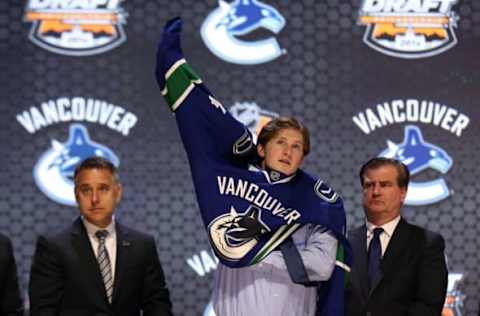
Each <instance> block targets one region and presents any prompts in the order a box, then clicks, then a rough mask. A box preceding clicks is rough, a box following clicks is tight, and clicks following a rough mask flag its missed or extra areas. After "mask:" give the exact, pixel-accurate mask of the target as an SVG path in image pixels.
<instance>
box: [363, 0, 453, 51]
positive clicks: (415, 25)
mask: <svg viewBox="0 0 480 316" xmlns="http://www.w3.org/2000/svg"><path fill="white" fill-rule="evenodd" d="M457 1H458V0H422V1H420V0H402V1H398V0H364V1H363V3H362V6H361V8H360V12H359V16H358V23H359V24H360V25H366V26H367V29H366V31H365V34H364V37H363V41H364V42H365V44H367V45H368V46H370V47H371V48H373V49H375V50H377V51H379V52H381V53H383V54H386V55H390V56H393V57H399V58H409V59H412V58H423V57H430V56H434V55H437V54H440V53H442V52H444V51H446V50H448V49H450V48H452V47H453V46H454V45H455V44H456V43H457V38H456V36H455V32H454V30H453V28H454V27H456V26H457V21H458V19H459V18H458V16H457V15H456V14H455V12H453V11H452V6H453V5H454V4H456V3H457Z"/></svg>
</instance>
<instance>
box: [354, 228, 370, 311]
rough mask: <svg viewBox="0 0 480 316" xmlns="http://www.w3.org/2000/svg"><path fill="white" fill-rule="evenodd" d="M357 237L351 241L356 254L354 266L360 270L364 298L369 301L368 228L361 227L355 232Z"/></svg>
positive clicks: (359, 276)
mask: <svg viewBox="0 0 480 316" xmlns="http://www.w3.org/2000/svg"><path fill="white" fill-rule="evenodd" d="M354 234H355V236H352V237H353V238H352V239H351V243H352V249H353V252H354V253H355V257H354V258H353V260H354V262H355V264H354V266H355V267H356V268H357V269H358V273H356V275H357V278H359V280H358V281H359V282H358V283H357V284H360V287H361V291H362V296H363V298H364V299H365V301H366V299H367V297H368V271H367V228H366V227H365V226H362V227H360V228H359V229H358V230H355V231H354Z"/></svg>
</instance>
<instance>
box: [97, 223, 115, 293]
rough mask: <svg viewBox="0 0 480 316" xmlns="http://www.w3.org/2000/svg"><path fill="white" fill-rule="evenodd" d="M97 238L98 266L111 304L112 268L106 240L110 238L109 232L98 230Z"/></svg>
mask: <svg viewBox="0 0 480 316" xmlns="http://www.w3.org/2000/svg"><path fill="white" fill-rule="evenodd" d="M95 236H96V237H97V238H98V252H97V261H98V266H99V268H100V273H101V274H102V278H103V284H104V285H105V292H106V293H107V298H108V302H109V303H111V302H112V293H113V277H112V267H111V266H110V258H109V257H108V252H107V248H106V247H105V239H106V238H107V236H108V231H106V230H98V231H97V232H96V233H95Z"/></svg>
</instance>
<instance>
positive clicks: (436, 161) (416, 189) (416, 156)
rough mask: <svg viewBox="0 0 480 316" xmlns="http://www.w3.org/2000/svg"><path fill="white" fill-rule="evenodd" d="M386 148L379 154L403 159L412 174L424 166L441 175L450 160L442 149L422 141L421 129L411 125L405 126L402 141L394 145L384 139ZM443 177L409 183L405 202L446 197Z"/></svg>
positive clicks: (410, 203)
mask: <svg viewBox="0 0 480 316" xmlns="http://www.w3.org/2000/svg"><path fill="white" fill-rule="evenodd" d="M387 144H388V148H387V149H385V150H384V151H382V152H381V153H380V154H379V157H387V158H394V159H397V160H400V161H401V162H403V163H404V164H405V165H406V166H407V167H408V170H409V171H410V174H411V175H412V176H413V175H415V174H418V173H419V172H421V171H423V170H426V169H429V168H430V169H433V170H436V171H438V172H440V173H442V174H445V173H447V172H448V171H449V170H450V168H451V166H452V164H453V160H452V158H450V156H449V155H448V154H447V152H446V151H445V150H443V149H442V148H440V147H438V146H435V145H433V144H430V143H427V142H426V141H424V139H423V136H422V132H421V131H420V129H419V128H418V127H416V126H413V125H408V126H406V127H405V136H404V140H403V142H402V143H399V144H395V143H394V142H392V141H390V140H387ZM449 195H450V192H449V190H448V187H447V184H446V183H445V180H444V179H442V178H440V179H436V180H433V181H427V182H412V181H410V184H409V185H408V193H407V197H406V199H405V204H407V205H426V204H432V203H435V202H438V201H441V200H443V199H445V198H446V197H448V196H449Z"/></svg>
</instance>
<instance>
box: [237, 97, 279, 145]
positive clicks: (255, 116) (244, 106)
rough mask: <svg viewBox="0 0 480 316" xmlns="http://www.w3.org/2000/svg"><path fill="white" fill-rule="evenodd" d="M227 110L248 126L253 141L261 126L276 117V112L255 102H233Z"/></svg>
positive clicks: (255, 139)
mask: <svg viewBox="0 0 480 316" xmlns="http://www.w3.org/2000/svg"><path fill="white" fill-rule="evenodd" d="M229 112H230V114H232V116H233V117H234V118H235V119H237V120H238V121H239V122H240V123H242V124H243V125H245V127H247V128H248V130H249V131H250V133H251V134H252V136H253V138H254V139H253V141H254V142H256V141H257V136H258V134H259V133H260V130H261V129H262V127H263V126H264V125H265V124H267V123H268V122H269V121H271V120H272V119H273V118H275V117H278V114H277V113H275V112H270V111H267V110H264V109H262V108H261V107H260V106H258V104H257V103H255V102H235V104H234V105H232V106H231V107H230V109H229Z"/></svg>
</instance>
